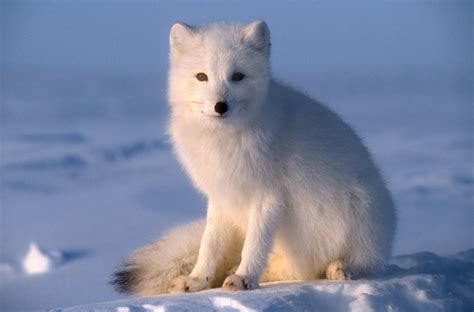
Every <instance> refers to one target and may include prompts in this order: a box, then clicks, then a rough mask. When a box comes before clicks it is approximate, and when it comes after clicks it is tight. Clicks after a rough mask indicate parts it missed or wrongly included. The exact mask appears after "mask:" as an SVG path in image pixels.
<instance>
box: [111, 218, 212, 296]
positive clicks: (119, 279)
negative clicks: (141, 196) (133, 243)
mask: <svg viewBox="0 0 474 312" xmlns="http://www.w3.org/2000/svg"><path fill="white" fill-rule="evenodd" d="M205 224H206V221H205V220H204V219H200V220H197V221H194V222H192V223H189V224H185V225H182V226H179V227H177V228H175V229H173V230H171V231H170V232H169V233H168V234H166V235H165V236H164V237H163V238H162V239H161V240H159V241H157V242H154V243H151V244H148V245H146V246H144V247H142V248H140V249H137V250H136V251H135V252H134V253H133V254H132V255H131V256H130V258H129V259H128V260H127V261H126V262H125V264H124V266H123V268H122V269H121V270H119V271H118V272H116V273H115V274H114V279H113V281H112V282H111V283H112V284H113V285H114V286H115V288H116V289H117V291H120V292H125V293H130V294H133V295H136V296H150V295H156V294H160V293H165V292H167V291H168V287H169V285H170V283H171V281H172V280H173V279H174V278H175V277H178V276H180V275H189V273H191V271H192V269H193V267H194V265H195V264H196V260H197V256H198V252H199V245H200V244H201V238H202V235H203V233H204V227H205Z"/></svg>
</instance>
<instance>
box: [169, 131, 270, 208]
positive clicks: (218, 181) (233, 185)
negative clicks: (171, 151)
mask: <svg viewBox="0 0 474 312" xmlns="http://www.w3.org/2000/svg"><path fill="white" fill-rule="evenodd" d="M176 148H177V149H176V150H177V152H178V156H179V158H180V159H181V161H182V163H183V164H184V167H185V168H186V170H187V172H188V174H189V175H190V177H191V179H192V180H193V182H194V183H195V185H196V186H197V187H198V188H199V189H200V190H201V191H202V192H204V193H205V194H206V195H208V196H209V197H219V198H221V199H222V200H224V201H235V200H241V199H242V197H250V196H252V194H254V193H255V192H257V191H258V190H259V188H261V187H262V186H263V185H265V184H268V183H271V180H272V179H274V178H273V177H272V174H271V170H270V168H269V166H270V164H271V162H272V161H271V159H270V157H269V155H268V153H267V150H266V148H265V144H263V143H262V142H261V141H255V140H252V139H246V140H234V139H227V140H212V139H210V138H202V137H201V138H199V139H198V140H192V141H189V140H188V138H182V139H179V138H178V139H177V140H176Z"/></svg>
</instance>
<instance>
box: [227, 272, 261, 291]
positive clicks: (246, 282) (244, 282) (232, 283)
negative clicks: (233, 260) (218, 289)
mask: <svg viewBox="0 0 474 312" xmlns="http://www.w3.org/2000/svg"><path fill="white" fill-rule="evenodd" d="M255 288H258V283H257V282H256V281H254V280H252V279H250V278H248V277H246V276H242V275H237V274H232V275H229V276H228V277H227V278H226V279H225V281H224V284H222V289H223V290H228V291H235V290H251V289H255Z"/></svg>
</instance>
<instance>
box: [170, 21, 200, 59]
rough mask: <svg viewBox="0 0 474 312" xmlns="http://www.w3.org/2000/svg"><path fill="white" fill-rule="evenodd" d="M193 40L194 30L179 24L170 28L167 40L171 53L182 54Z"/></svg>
mask: <svg viewBox="0 0 474 312" xmlns="http://www.w3.org/2000/svg"><path fill="white" fill-rule="evenodd" d="M193 39H194V30H193V28H192V27H191V26H189V25H187V24H185V23H181V22H177V23H175V24H173V26H171V30H170V38H169V40H170V49H171V51H179V52H184V50H185V49H186V46H188V45H189V44H190V43H191V41H192V40H193Z"/></svg>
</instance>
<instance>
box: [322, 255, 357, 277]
mask: <svg viewBox="0 0 474 312" xmlns="http://www.w3.org/2000/svg"><path fill="white" fill-rule="evenodd" d="M353 277H354V274H353V273H352V271H351V269H350V268H349V267H348V266H347V265H346V264H344V262H343V261H342V260H335V261H332V262H330V263H329V264H328V266H327V268H326V278H327V279H328V280H333V281H345V280H351V279H352V278H353Z"/></svg>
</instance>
